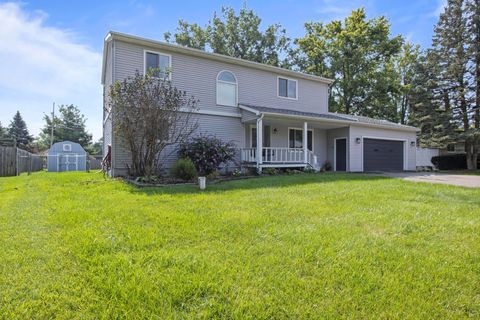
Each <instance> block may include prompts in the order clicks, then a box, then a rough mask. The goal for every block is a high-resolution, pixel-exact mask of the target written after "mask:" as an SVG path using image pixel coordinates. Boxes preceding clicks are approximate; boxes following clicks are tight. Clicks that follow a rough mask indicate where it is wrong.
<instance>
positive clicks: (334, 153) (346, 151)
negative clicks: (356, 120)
mask: <svg viewBox="0 0 480 320" xmlns="http://www.w3.org/2000/svg"><path fill="white" fill-rule="evenodd" d="M343 139H345V171H348V137H338V138H333V171H337V140H343Z"/></svg>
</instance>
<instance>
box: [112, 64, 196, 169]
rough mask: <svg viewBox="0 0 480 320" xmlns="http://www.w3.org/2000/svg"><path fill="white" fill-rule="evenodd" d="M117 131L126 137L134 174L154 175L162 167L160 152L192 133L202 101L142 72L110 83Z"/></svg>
mask: <svg viewBox="0 0 480 320" xmlns="http://www.w3.org/2000/svg"><path fill="white" fill-rule="evenodd" d="M110 99H111V102H110V106H111V110H112V116H113V118H112V121H113V129H114V132H115V133H116V134H117V135H118V136H119V137H120V138H121V139H123V140H124V141H125V145H126V147H127V148H128V151H129V153H130V158H131V161H130V163H129V164H127V166H128V170H129V174H130V175H132V176H152V175H155V174H156V173H157V172H158V171H159V170H160V168H161V164H162V158H161V157H160V156H159V155H160V153H161V152H162V151H163V150H165V148H166V147H167V146H172V145H177V144H179V143H182V142H183V141H185V140H186V139H188V138H189V137H190V135H191V134H192V133H193V132H194V131H195V130H196V128H197V123H196V120H195V119H194V117H193V112H195V111H196V109H197V103H198V101H197V100H196V99H195V98H194V97H193V96H189V95H188V94H187V93H186V92H185V91H181V90H179V89H177V88H176V87H174V86H173V85H172V83H171V82H170V81H164V80H163V79H159V78H157V77H153V76H151V74H147V75H145V76H143V75H140V74H139V73H138V72H137V73H136V74H135V76H133V77H129V78H127V79H125V80H124V81H122V82H116V83H115V84H113V85H112V86H111V87H110Z"/></svg>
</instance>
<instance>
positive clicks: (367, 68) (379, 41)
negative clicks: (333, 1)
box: [294, 8, 403, 120]
mask: <svg viewBox="0 0 480 320" xmlns="http://www.w3.org/2000/svg"><path fill="white" fill-rule="evenodd" d="M305 30H306V34H305V36H304V37H303V38H300V39H296V41H295V43H296V44H297V45H298V48H297V50H295V52H294V54H295V57H294V61H295V63H296V65H297V66H298V67H299V68H300V70H301V71H304V72H308V73H313V74H316V75H320V76H326V77H331V78H333V79H334V80H335V82H334V83H333V84H332V87H331V97H330V107H331V111H339V112H343V113H347V114H360V115H365V116H374V117H386V118H388V119H392V118H395V112H392V110H393V109H394V108H395V106H393V105H392V96H393V95H395V94H396V93H397V92H396V90H397V89H398V88H397V87H396V86H394V83H393V82H394V79H392V77H394V73H393V69H392V67H393V66H392V58H393V57H394V56H395V55H396V54H397V53H398V52H399V50H400V47H401V45H402V42H403V39H402V37H401V36H396V37H391V36H390V25H389V23H388V21H387V19H386V18H385V17H379V18H374V19H370V20H368V19H367V17H366V14H365V10H364V9H363V8H361V9H358V10H354V11H353V12H352V14H351V15H350V16H348V17H347V18H345V19H344V20H343V21H332V22H330V23H328V24H326V25H324V24H323V23H321V22H312V23H307V24H305ZM385 103H388V105H387V106H385ZM392 120H395V119H392Z"/></svg>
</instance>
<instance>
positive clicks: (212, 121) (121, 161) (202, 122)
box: [114, 114, 245, 176]
mask: <svg viewBox="0 0 480 320" xmlns="http://www.w3.org/2000/svg"><path fill="white" fill-rule="evenodd" d="M197 120H198V130H197V131H196V133H195V134H194V135H193V136H198V135H200V134H203V135H214V136H216V137H217V138H219V139H221V140H223V141H232V142H234V143H235V145H237V147H238V148H241V147H243V145H244V144H245V138H244V134H243V132H244V129H243V124H242V123H241V121H240V118H236V117H222V116H214V115H204V114H198V115H197ZM119 140H120V139H119V137H116V139H115V141H116V143H115V148H114V157H115V163H114V166H115V168H114V170H115V176H123V175H126V174H127V164H129V163H130V154H129V152H128V150H127V149H126V148H125V147H124V145H125V144H124V143H120V142H119ZM239 155H240V154H238V155H237V159H236V162H237V163H239V160H240V158H239ZM160 159H161V169H162V170H163V171H164V172H163V173H168V170H169V168H170V167H171V165H172V164H173V162H174V161H175V160H176V159H177V153H176V146H171V147H168V148H167V149H165V150H164V152H163V153H162V154H161V155H160ZM235 165H236V164H234V163H232V164H229V167H230V168H233V167H234V166H235Z"/></svg>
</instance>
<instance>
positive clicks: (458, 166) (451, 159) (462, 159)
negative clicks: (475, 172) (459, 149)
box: [432, 154, 480, 170]
mask: <svg viewBox="0 0 480 320" xmlns="http://www.w3.org/2000/svg"><path fill="white" fill-rule="evenodd" d="M432 163H433V164H434V165H435V167H436V168H438V169H440V170H466V169H467V156H466V155H465V154H448V155H443V156H436V157H432ZM477 167H479V168H480V157H479V158H478V161H477Z"/></svg>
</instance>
